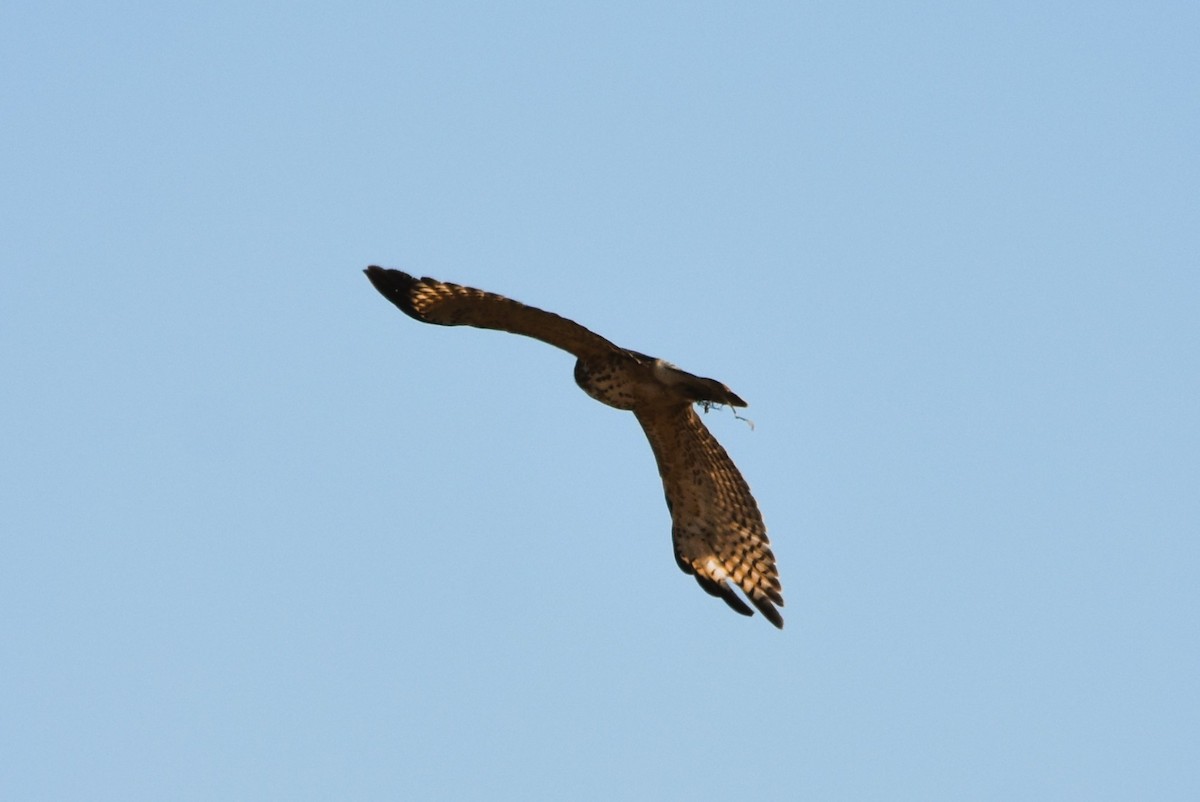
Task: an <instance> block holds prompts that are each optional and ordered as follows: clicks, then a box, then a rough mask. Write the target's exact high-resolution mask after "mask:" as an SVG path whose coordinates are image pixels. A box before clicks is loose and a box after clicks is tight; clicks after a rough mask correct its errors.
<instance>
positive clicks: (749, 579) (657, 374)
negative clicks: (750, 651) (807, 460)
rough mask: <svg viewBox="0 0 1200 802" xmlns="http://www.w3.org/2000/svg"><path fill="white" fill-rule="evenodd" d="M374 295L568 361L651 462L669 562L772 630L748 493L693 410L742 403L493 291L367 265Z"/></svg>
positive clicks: (762, 535)
mask: <svg viewBox="0 0 1200 802" xmlns="http://www.w3.org/2000/svg"><path fill="white" fill-rule="evenodd" d="M365 272H366V274H367V277H368V278H369V279H370V280H371V283H372V284H373V285H374V286H375V288H376V289H377V290H379V292H380V293H381V294H383V296H384V297H386V298H387V299H388V300H389V301H391V302H392V303H394V304H395V305H396V306H397V307H399V308H400V310H401V311H403V312H404V313H405V314H407V315H408V316H410V317H412V318H415V319H417V320H420V321H422V322H425V323H434V324H438V325H443V326H475V327H478V328H485V329H497V330H500V331H508V332H511V333H514V334H523V335H525V336H528V337H534V338H536V339H539V340H542V341H543V342H546V343H549V344H550V345H554V346H557V347H559V348H562V349H563V350H566V351H569V352H570V353H572V354H574V355H575V357H576V362H575V382H576V384H578V385H579V386H580V388H582V389H583V391H584V392H586V393H587V394H588V395H589V396H591V397H592V398H594V399H596V400H597V401H599V402H601V403H602V404H607V405H608V406H611V407H616V408H617V409H623V410H630V411H632V412H633V413H634V415H635V416H636V417H637V419H638V422H639V423H641V425H642V428H643V430H644V431H645V432H646V437H647V439H648V440H649V441H650V446H651V448H652V449H653V451H654V457H655V460H656V461H657V463H658V470H659V475H660V476H661V477H662V481H663V490H664V492H665V494H666V498H667V507H668V509H669V510H670V512H671V522H672V536H673V540H674V544H675V559H676V562H677V563H678V564H679V567H680V568H681V569H683V571H684V572H686V573H689V574H693V575H694V576H695V577H696V581H697V582H699V583H700V586H701V587H702V588H704V590H705V591H707V592H708V593H710V594H712V595H714V596H719V597H721V598H722V599H724V600H725V602H726V603H727V604H728V605H729V606H730V607H732V608H733V609H734V610H736V611H737V612H739V613H742V614H743V615H752V614H753V611H752V610H751V609H750V607H749V606H747V605H746V603H745V602H744V601H742V599H741V597H739V596H738V595H737V594H736V593H735V592H734V591H733V589H732V588H731V587H730V586H729V581H732V582H733V583H734V584H736V585H737V586H738V587H740V588H741V590H742V591H743V592H744V593H745V594H746V596H747V598H749V600H750V602H751V603H752V604H753V605H754V606H755V607H757V608H758V610H759V611H760V612H761V613H762V614H763V615H764V616H765V617H766V618H767V619H768V620H770V621H771V623H773V624H774V625H775V626H777V627H782V626H783V618H782V616H780V614H779V611H778V610H777V609H776V605H778V606H783V596H782V594H781V592H780V584H779V574H778V571H777V569H776V567H775V557H774V555H773V554H772V553H771V549H770V546H769V543H768V540H767V532H766V527H765V525H764V524H763V520H762V515H761V514H760V513H759V511H758V506H757V504H755V501H754V497H753V496H751V494H750V488H749V487H748V486H747V485H746V481H745V480H744V479H743V478H742V475H741V474H740V473H739V472H738V469H737V467H736V466H734V464H733V461H732V460H730V459H729V455H728V454H726V453H725V449H723V448H722V447H721V445H720V443H718V442H717V441H716V438H714V437H713V436H712V434H711V433H710V432H709V431H708V429H706V428H705V426H704V424H703V423H702V422H701V421H700V417H699V416H698V415H697V414H696V411H695V409H694V407H693V404H695V403H701V404H705V405H707V404H728V405H731V406H738V407H744V406H746V402H745V401H743V400H742V399H741V398H740V397H739V396H738V395H737V394H736V393H734V392H733V391H732V390H730V389H729V388H728V387H726V386H725V385H724V384H722V383H720V382H718V381H716V380H714V379H706V378H703V377H700V376H694V375H692V374H691V373H688V372H686V371H683V370H680V369H679V368H677V367H675V366H674V365H672V364H670V363H668V362H665V361H663V360H661V359H656V358H654V357H650V356H647V355H645V354H640V353H638V352H636V351H630V350H627V349H624V348H620V347H618V346H616V345H614V344H613V343H611V342H609V341H608V340H606V339H604V338H603V337H601V336H600V335H598V334H596V333H594V332H592V331H589V330H588V329H586V328H584V327H583V326H581V325H579V324H578V323H575V322H574V321H571V320H568V319H566V318H564V317H561V316H559V315H556V314H554V313H552V312H546V311H544V310H541V309H536V308H534V307H531V306H526V305H525V304H522V303H519V302H517V301H513V300H511V299H508V298H505V297H503V296H500V295H496V294H494V293H489V292H484V291H482V290H476V289H473V288H471V287H463V286H460V285H457V284H450V283H447V282H441V281H437V280H436V279H431V278H414V277H413V276H410V275H409V274H407V273H404V272H402V271H399V270H387V269H384V268H381V267H374V266H372V267H369V268H367V270H366V271H365Z"/></svg>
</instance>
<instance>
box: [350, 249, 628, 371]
mask: <svg viewBox="0 0 1200 802" xmlns="http://www.w3.org/2000/svg"><path fill="white" fill-rule="evenodd" d="M364 272H365V273H366V274H367V278H369V279H370V280H371V283H372V284H373V285H375V289H377V290H379V292H380V293H381V294H382V295H383V296H384V297H385V298H387V299H388V300H389V301H391V302H392V303H394V304H395V305H396V306H398V307H399V308H400V311H402V312H404V314H406V315H408V316H409V317H412V318H416V319H417V320H420V321H422V322H424V323H436V324H437V325H439V326H475V327H476V328H481V329H496V330H497V331H507V332H510V333H512V334H523V335H525V336H526V337H533V338H534V339H537V340H541V341H542V342H544V343H549V344H550V345H553V346H556V347H558V348H562V349H563V350H565V351H570V352H571V353H572V354H574V355H575V356H577V357H587V356H595V355H597V354H603V353H613V352H620V351H621V349H620V348H618V347H617V346H615V345H613V344H612V343H611V342H609V341H608V340H606V339H604V338H603V337H601V336H600V335H599V334H596V333H595V332H593V331H590V330H588V329H587V328H585V327H583V326H581V325H579V324H578V323H576V322H575V321H573V320H568V319H567V318H565V317H562V316H561V315H556V314H554V313H553V312H546V311H544V310H542V309H538V308H536V307H533V306H526V305H525V304H523V303H520V302H519V301H514V300H512V299H511V298H505V297H504V296H503V295H496V294H495V293H492V292H484V291H483V290H477V289H474V288H472V287H463V286H461V285H459V284H451V283H449V282H445V281H438V280H437V279H433V278H414V277H413V276H410V275H409V274H408V273H405V272H403V271H400V270H388V269H385V268H382V267H375V266H371V267H368V268H367V269H366V270H365V271H364Z"/></svg>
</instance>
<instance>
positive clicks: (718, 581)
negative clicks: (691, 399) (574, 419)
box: [633, 404, 783, 629]
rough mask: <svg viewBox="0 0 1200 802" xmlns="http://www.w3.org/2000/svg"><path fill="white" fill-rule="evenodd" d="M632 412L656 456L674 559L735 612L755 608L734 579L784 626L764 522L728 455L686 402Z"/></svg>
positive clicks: (761, 609) (772, 619) (776, 573)
mask: <svg viewBox="0 0 1200 802" xmlns="http://www.w3.org/2000/svg"><path fill="white" fill-rule="evenodd" d="M633 412H634V414H635V415H637V419H638V422H639V423H641V424H642V428H643V429H644V430H645V431H646V437H647V439H649V440H650V447H651V448H653V449H654V457H655V459H656V460H658V472H659V474H660V475H661V476H662V481H663V490H664V491H665V492H666V496H667V507H668V509H670V511H671V535H672V537H673V539H674V541H675V560H676V562H678V563H679V567H680V568H682V569H683V571H684V573H687V574H693V575H695V577H696V581H697V582H699V583H700V587H702V588H704V590H706V591H707V592H708V593H710V594H712V595H713V596H719V597H721V598H722V599H724V600H725V603H726V604H728V605H729V606H730V607H732V608H733V609H734V610H736V611H737V612H739V613H741V614H742V615H753V614H754V612H753V611H752V610H751V609H750V608H749V607H748V606H747V605H746V603H745V602H744V601H742V599H741V597H739V596H738V595H737V594H736V593H734V591H733V588H731V587H730V586H729V583H728V582H727V580H732V581H733V583H734V584H735V585H737V586H738V587H739V588H741V589H742V591H743V592H744V593H745V594H746V597H747V598H749V599H750V602H751V604H753V605H754V606H755V607H757V608H758V611H759V612H761V613H762V614H763V615H764V616H766V618H767V620H768V621H770V622H771V623H772V624H774V625H775V626H777V627H779V628H781V629H782V628H783V616H781V615H780V614H779V611H778V610H777V609H775V606H776V605H778V606H780V607H782V606H783V595H782V593H781V587H780V585H779V571H778V569H776V567H775V555H774V554H772V553H771V547H770V542H769V541H768V540H767V527H766V526H765V525H764V524H763V520H762V515H761V514H760V513H759V511H758V505H757V504H755V502H754V497H753V496H751V495H750V488H749V487H748V486H747V485H746V480H745V479H743V478H742V475H741V474H740V473H739V472H738V469H737V466H735V465H734V464H733V460H731V459H729V455H728V454H727V453H725V449H724V448H722V447H721V444H720V443H718V442H717V440H716V438H715V437H713V436H712V434H711V433H710V432H709V431H708V429H706V428H705V427H704V424H703V423H702V422H701V421H700V416H699V415H697V414H696V410H695V409H694V408H693V407H692V406H691V405H690V404H689V405H686V406H656V407H649V406H643V407H638V408H635V409H634V410H633Z"/></svg>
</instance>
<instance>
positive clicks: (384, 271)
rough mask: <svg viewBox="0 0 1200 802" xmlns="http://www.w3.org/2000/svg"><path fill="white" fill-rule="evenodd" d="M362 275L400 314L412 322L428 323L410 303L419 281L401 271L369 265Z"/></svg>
mask: <svg viewBox="0 0 1200 802" xmlns="http://www.w3.org/2000/svg"><path fill="white" fill-rule="evenodd" d="M363 273H365V274H366V276H367V279H368V280H370V282H371V286H373V287H374V288H375V289H376V290H378V291H379V294H380V295H382V296H383V297H384V298H387V299H388V300H389V301H391V302H392V303H393V304H395V305H396V307H397V308H398V309H399V310H400V311H401V312H403V313H404V314H406V315H408V316H409V317H411V318H413V319H414V320H420V321H421V322H423V323H425V322H428V321H426V320H425V318H423V317H422V316H421V314H420V313H419V312H418V311H417V309H416V307H415V306H413V302H412V288H413V287H415V286H416V285H417V284H418V283H419V282H420V281H421V279H417V278H414V277H412V276H410V275H409V274H408V273H405V272H404V271H403V270H394V269H392V268H389V267H380V266H379V265H371V266H369V267H368V268H367V269H366V270H364V271H363Z"/></svg>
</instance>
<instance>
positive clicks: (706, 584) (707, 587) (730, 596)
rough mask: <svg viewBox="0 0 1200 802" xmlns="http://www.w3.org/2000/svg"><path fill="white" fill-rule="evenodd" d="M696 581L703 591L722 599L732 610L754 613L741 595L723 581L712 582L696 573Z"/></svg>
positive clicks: (743, 613)
mask: <svg viewBox="0 0 1200 802" xmlns="http://www.w3.org/2000/svg"><path fill="white" fill-rule="evenodd" d="M695 576H696V581H697V582H698V583H700V587H702V588H704V592H705V593H707V594H708V595H710V596H716V597H717V598H718V599H723V600H724V602H725V603H726V604H728V605H729V606H730V607H732V608H733V610H734V612H737V613H741V614H742V615H754V611H753V610H751V609H750V607H749V605H747V604H746V603H745V602H744V601H742V597H741V596H739V595H737V594H736V593H734V592H733V588H731V587H729V585H728V584H727V583H725V582H714V581H713V580H711V579H709V578H708V577H706V576H702V575H700V574H696V575H695Z"/></svg>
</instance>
